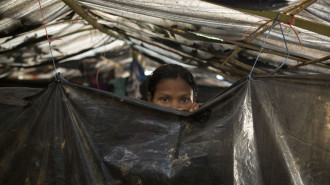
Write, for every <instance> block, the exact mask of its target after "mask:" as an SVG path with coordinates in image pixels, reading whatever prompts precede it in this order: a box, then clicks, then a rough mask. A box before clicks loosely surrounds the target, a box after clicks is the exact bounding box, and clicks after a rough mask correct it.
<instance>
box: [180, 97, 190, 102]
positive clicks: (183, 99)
mask: <svg viewBox="0 0 330 185" xmlns="http://www.w3.org/2000/svg"><path fill="white" fill-rule="evenodd" d="M189 100H190V98H182V100H181V101H182V102H187V101H189Z"/></svg>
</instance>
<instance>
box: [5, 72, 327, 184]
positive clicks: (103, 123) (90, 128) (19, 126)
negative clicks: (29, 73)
mask: <svg viewBox="0 0 330 185" xmlns="http://www.w3.org/2000/svg"><path fill="white" fill-rule="evenodd" d="M329 79H330V76H329V75H316V76H274V77H255V80H256V81H250V80H248V79H242V80H241V81H239V82H237V83H236V84H234V85H233V86H231V87H230V88H228V89H226V90H225V91H223V92H222V93H221V94H219V95H218V96H217V97H215V98H214V99H212V100H211V101H209V102H207V103H205V104H204V105H203V106H202V108H201V109H199V110H197V111H196V112H194V113H191V114H190V113H185V112H179V111H174V110H170V109H166V108H163V107H159V106H157V105H153V104H149V103H147V102H144V101H140V100H133V99H129V98H126V97H121V96H117V95H114V94H111V93H107V92H103V91H99V90H96V89H90V88H86V87H82V86H78V85H74V84H68V83H64V84H62V83H52V84H50V85H49V87H48V88H47V89H46V90H42V89H31V88H20V87H17V88H0V120H1V121H0V123H1V124H0V148H1V150H0V184H6V185H14V184H17V185H18V184H19V185H21V184H75V185H76V184H82V185H96V184H157V185H160V184H180V185H185V184H187V185H188V184H189V185H194V184H196V185H197V184H201V185H209V184H253V185H255V184H267V185H269V184H274V185H278V184H297V185H298V184H330V174H329V173H330V154H329V147H330V126H329V125H330V93H329V92H330V80H329Z"/></svg>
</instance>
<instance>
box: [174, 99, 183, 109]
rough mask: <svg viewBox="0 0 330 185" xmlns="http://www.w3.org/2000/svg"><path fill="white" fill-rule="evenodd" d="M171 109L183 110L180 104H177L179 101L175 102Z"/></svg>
mask: <svg viewBox="0 0 330 185" xmlns="http://www.w3.org/2000/svg"><path fill="white" fill-rule="evenodd" d="M171 108H172V109H175V110H183V108H182V106H181V104H180V102H177V101H173V102H172V104H171Z"/></svg>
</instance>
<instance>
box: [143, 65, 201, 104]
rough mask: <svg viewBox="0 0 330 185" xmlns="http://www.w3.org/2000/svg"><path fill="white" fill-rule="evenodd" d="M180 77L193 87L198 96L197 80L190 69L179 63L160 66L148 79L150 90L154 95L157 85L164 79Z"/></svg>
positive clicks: (195, 94) (152, 95)
mask: <svg viewBox="0 0 330 185" xmlns="http://www.w3.org/2000/svg"><path fill="white" fill-rule="evenodd" d="M177 77H180V78H181V79H183V80H184V81H185V82H187V83H188V85H189V86H190V87H191V88H192V90H193V92H194V96H195V97H197V93H198V89H197V85H196V81H195V79H194V77H193V75H192V74H191V72H190V71H188V70H187V69H185V68H183V67H182V66H180V65H177V64H164V65H162V66H160V67H158V68H157V69H156V70H155V71H154V72H153V73H152V75H151V76H150V77H149V79H148V92H150V94H151V97H152V98H153V97H154V94H155V91H156V86H157V84H158V83H159V81H161V80H162V79H166V78H177Z"/></svg>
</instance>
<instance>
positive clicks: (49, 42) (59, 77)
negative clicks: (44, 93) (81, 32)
mask: <svg viewBox="0 0 330 185" xmlns="http://www.w3.org/2000/svg"><path fill="white" fill-rule="evenodd" d="M38 1H39V7H40V12H41V16H42V21H43V23H44V27H45V31H46V36H47V41H48V46H49V51H50V55H51V56H52V61H53V66H54V71H55V75H54V76H55V80H56V81H58V82H60V79H62V80H64V81H66V82H68V81H67V80H65V79H64V78H63V77H61V76H60V73H57V71H56V65H55V59H54V56H53V52H52V48H51V46H50V44H51V43H52V42H53V41H54V40H61V38H57V36H58V35H56V36H55V39H53V40H49V37H48V33H47V28H46V22H45V18H44V14H43V13H42V7H41V3H40V0H38Z"/></svg>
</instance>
